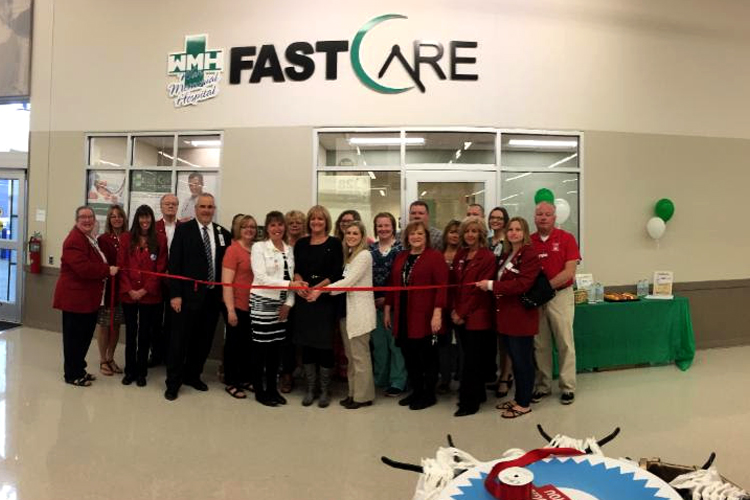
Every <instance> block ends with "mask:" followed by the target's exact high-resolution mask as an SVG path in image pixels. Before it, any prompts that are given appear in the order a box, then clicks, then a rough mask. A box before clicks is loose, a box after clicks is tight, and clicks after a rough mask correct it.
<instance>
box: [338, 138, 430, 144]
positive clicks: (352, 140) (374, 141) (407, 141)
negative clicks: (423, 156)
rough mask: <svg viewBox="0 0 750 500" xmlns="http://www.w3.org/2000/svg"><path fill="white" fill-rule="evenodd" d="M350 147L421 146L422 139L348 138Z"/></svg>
mask: <svg viewBox="0 0 750 500" xmlns="http://www.w3.org/2000/svg"><path fill="white" fill-rule="evenodd" d="M347 140H348V141H349V145H350V146H400V145H401V144H402V143H403V144H406V145H407V146H423V145H424V137H407V138H405V139H401V138H400V137H350V138H349V139H347Z"/></svg>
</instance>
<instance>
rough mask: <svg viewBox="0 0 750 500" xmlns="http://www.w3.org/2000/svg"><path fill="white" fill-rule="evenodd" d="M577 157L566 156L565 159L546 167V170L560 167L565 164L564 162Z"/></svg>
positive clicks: (574, 155)
mask: <svg viewBox="0 0 750 500" xmlns="http://www.w3.org/2000/svg"><path fill="white" fill-rule="evenodd" d="M577 156H578V153H573V154H572V155H570V156H567V157H565V158H563V159H562V160H558V161H556V162H555V163H553V164H552V165H550V166H548V167H547V168H555V167H556V166H558V165H561V164H563V163H565V162H566V161H570V160H572V159H573V158H575V157H577Z"/></svg>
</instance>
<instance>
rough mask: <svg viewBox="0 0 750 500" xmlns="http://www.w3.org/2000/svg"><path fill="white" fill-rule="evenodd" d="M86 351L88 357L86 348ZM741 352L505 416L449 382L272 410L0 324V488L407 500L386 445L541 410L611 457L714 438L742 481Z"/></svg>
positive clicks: (471, 444)
mask: <svg viewBox="0 0 750 500" xmlns="http://www.w3.org/2000/svg"><path fill="white" fill-rule="evenodd" d="M90 354H91V355H90V356H89V366H90V367H91V368H90V371H93V369H94V368H95V367H97V366H98V365H97V363H96V362H97V359H96V357H95V348H94V346H92V349H91V351H90ZM122 354H123V352H122V350H120V351H119V352H118V353H117V357H118V360H121V359H122ZM748 358H750V347H738V348H732V349H716V350H709V351H700V352H698V356H697V358H696V362H695V364H694V365H693V367H692V368H691V369H690V370H689V371H687V372H680V371H679V370H678V369H677V368H676V367H674V366H662V367H656V368H642V369H633V370H623V371H613V372H606V373H594V374H583V375H581V376H580V378H579V389H578V393H577V394H576V402H575V404H573V405H572V406H569V407H563V406H561V405H560V404H559V403H558V402H557V400H555V399H552V398H548V399H547V400H546V401H544V402H543V403H541V404H540V405H536V406H534V411H533V413H532V414H531V415H530V416H528V417H524V418H521V419H518V420H515V421H505V420H502V419H501V418H500V416H499V412H498V411H496V410H494V409H492V407H491V406H490V405H486V407H485V408H483V409H482V411H481V412H480V413H479V414H477V415H474V416H471V417H464V418H460V419H458V418H454V417H453V416H452V413H453V411H454V409H455V406H454V400H455V396H450V397H448V396H444V397H443V398H442V399H441V402H440V403H439V405H438V406H436V407H433V408H430V409H428V410H424V411H418V412H415V411H409V410H406V409H404V408H401V407H399V406H398V405H397V404H396V401H395V400H393V399H387V398H385V397H383V398H380V399H378V400H377V401H376V404H375V405H374V406H373V407H370V408H363V409H359V410H345V409H343V408H341V407H340V406H339V405H335V404H334V405H332V406H331V407H330V408H328V409H325V410H321V409H318V408H317V407H315V406H313V407H310V408H304V407H302V406H301V405H300V400H301V394H299V393H294V394H292V397H291V398H289V399H290V404H289V405H288V406H287V407H283V408H266V407H263V406H260V405H259V404H257V403H255V402H254V401H251V400H245V401H241V400H235V399H232V398H230V397H229V396H228V395H227V394H226V393H225V392H224V391H223V387H222V386H221V385H220V384H219V383H218V382H217V380H216V378H215V377H214V376H213V374H214V373H215V372H216V365H215V364H213V365H210V366H209V367H208V369H207V373H210V375H207V376H206V377H205V379H206V381H207V382H208V383H209V385H210V388H211V389H210V391H209V392H208V393H198V392H196V391H194V390H192V389H190V388H183V389H182V391H181V393H180V398H179V399H178V400H177V401H175V402H172V403H170V402H167V401H165V400H164V399H163V397H162V393H163V391H164V385H163V380H164V370H163V368H161V369H156V370H153V371H152V373H151V376H150V377H149V385H148V386H147V387H145V388H138V387H136V386H135V385H132V386H129V387H124V386H122V385H121V384H120V381H119V379H117V378H112V377H103V376H99V378H98V380H97V381H96V382H95V383H94V385H93V387H90V388H77V387H72V386H70V385H66V384H64V383H63V382H62V375H61V337H60V335H59V334H57V333H52V332H45V331H40V330H34V329H31V328H25V327H21V328H17V329H14V330H9V331H6V332H4V333H2V334H0V499H6V498H19V499H24V500H25V499H33V500H44V499H55V500H66V499H88V498H91V499H128V500H131V499H135V498H138V499H141V498H152V499H193V498H195V499H204V498H211V499H229V500H235V499H244V498H251V499H262V498H269V499H299V498H309V499H355V498H356V499H383V500H386V499H387V500H394V499H401V498H404V499H406V498H411V495H412V494H413V491H414V486H415V484H416V479H417V476H416V475H415V474H413V473H408V472H402V471H397V470H392V469H389V468H387V467H385V466H384V465H382V464H381V463H380V461H379V458H380V456H381V455H388V456H390V457H393V458H396V459H401V460H405V461H411V462H412V463H418V461H419V459H420V458H421V457H424V456H434V452H435V451H436V449H437V447H438V446H440V445H443V443H444V442H445V435H446V434H447V433H451V434H452V435H453V437H454V439H455V441H456V445H457V446H458V447H460V448H462V449H465V450H466V451H468V452H470V453H471V454H473V455H474V456H475V457H477V458H479V459H491V458H494V457H497V456H499V455H500V454H501V452H502V451H504V450H505V449H507V448H510V447H521V448H525V449H532V448H535V447H539V446H541V445H542V444H543V442H542V440H541V438H540V437H539V435H538V434H537V432H536V430H535V425H536V424H537V423H541V424H542V425H544V427H545V428H546V429H548V431H549V432H550V433H558V432H560V433H565V434H568V435H571V436H577V437H588V436H591V435H597V436H600V437H601V436H603V435H605V434H607V433H609V432H610V431H611V430H612V429H613V428H614V427H615V426H620V427H622V429H623V430H622V433H621V434H620V436H619V437H618V438H617V439H616V440H615V441H614V442H612V443H610V444H609V445H607V446H606V447H605V451H606V452H607V454H608V455H610V456H629V457H632V458H636V459H637V458H640V457H653V456H660V457H662V458H663V459H665V460H669V461H672V462H677V463H698V464H700V463H702V462H703V461H704V460H705V459H706V457H708V455H709V453H710V452H711V451H716V452H717V454H718V458H717V461H716V465H717V466H718V467H719V470H720V471H721V472H722V473H723V474H724V475H726V476H727V477H729V478H731V479H732V480H734V481H735V482H737V483H739V484H740V485H743V486H745V487H746V488H747V487H750V472H749V471H750V469H748V467H747V464H748V463H750V449H748V447H747V443H750V418H749V417H750V398H748V397H747V395H746V394H747V382H748V381H749V380H750V367H749V366H750V365H748V363H747V359H748ZM121 364H122V363H121ZM338 392H339V394H337V396H341V397H343V394H342V388H339V391H338ZM743 394H744V396H743Z"/></svg>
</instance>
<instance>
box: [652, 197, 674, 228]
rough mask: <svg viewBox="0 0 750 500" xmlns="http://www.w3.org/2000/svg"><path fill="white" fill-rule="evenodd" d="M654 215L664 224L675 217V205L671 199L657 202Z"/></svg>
mask: <svg viewBox="0 0 750 500" xmlns="http://www.w3.org/2000/svg"><path fill="white" fill-rule="evenodd" d="M654 213H655V214H656V216H657V217H659V218H660V219H661V220H663V221H664V222H668V221H669V219H671V218H672V216H673V215H674V203H672V200H670V199H669V198H662V199H661V200H659V201H657V202H656V206H655V207H654Z"/></svg>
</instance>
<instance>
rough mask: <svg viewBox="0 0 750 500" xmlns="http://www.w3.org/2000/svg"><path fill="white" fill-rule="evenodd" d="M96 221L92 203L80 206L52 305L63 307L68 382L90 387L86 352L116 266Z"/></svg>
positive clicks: (91, 378) (64, 254) (64, 355)
mask: <svg viewBox="0 0 750 500" xmlns="http://www.w3.org/2000/svg"><path fill="white" fill-rule="evenodd" d="M95 224H96V219H95V215H94V210H93V209H91V207H87V206H83V207H78V209H77V210H76V225H75V227H74V228H73V229H71V231H70V233H68V236H67V238H65V242H64V243H63V250H62V256H61V257H60V277H59V278H58V279H57V285H56V286H55V296H54V299H53V302H52V307H54V308H55V309H60V310H62V332H63V359H64V374H65V375H64V376H65V382H67V383H69V384H72V385H77V386H81V387H88V386H90V385H91V381H92V380H94V378H95V377H94V376H93V375H91V374H90V373H87V372H86V352H87V351H88V350H89V346H90V345H91V338H92V337H93V336H94V329H95V328H96V317H97V311H98V310H99V306H100V305H101V303H102V298H103V296H104V283H105V281H106V279H107V277H108V276H114V275H115V274H117V267H114V266H110V265H109V264H107V258H106V257H105V256H104V254H103V253H102V251H101V250H100V249H99V245H98V243H97V242H96V239H94V236H93V234H92V233H93V231H94V226H95Z"/></svg>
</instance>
